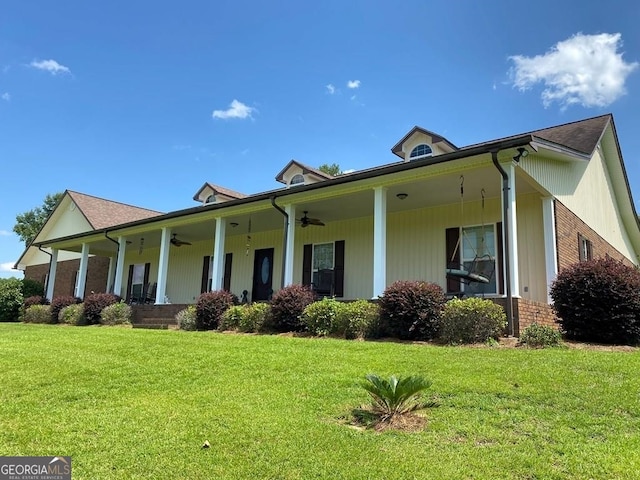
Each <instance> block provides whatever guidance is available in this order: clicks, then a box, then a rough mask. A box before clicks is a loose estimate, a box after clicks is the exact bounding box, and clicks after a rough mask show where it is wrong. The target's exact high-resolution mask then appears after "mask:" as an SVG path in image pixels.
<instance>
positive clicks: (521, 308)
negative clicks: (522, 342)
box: [491, 298, 559, 337]
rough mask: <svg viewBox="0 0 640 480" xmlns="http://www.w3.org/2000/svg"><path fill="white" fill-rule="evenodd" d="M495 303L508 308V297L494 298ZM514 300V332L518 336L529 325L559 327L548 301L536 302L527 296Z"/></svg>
mask: <svg viewBox="0 0 640 480" xmlns="http://www.w3.org/2000/svg"><path fill="white" fill-rule="evenodd" d="M491 300H493V302H494V303H496V304H498V305H500V306H501V307H502V308H504V309H506V306H507V299H506V298H492V299H491ZM512 301H513V334H514V336H516V337H519V336H520V332H522V331H523V330H524V329H525V328H527V327H528V326H529V325H532V324H534V323H537V324H538V325H547V326H549V327H553V328H556V329H557V328H559V325H558V323H557V322H556V316H555V313H554V312H553V308H552V307H551V305H549V304H547V303H541V302H534V301H532V300H528V299H526V298H514V299H512Z"/></svg>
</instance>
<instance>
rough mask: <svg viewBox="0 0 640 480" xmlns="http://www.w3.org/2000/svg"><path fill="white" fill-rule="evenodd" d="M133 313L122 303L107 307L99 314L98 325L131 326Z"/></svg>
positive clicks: (129, 307)
mask: <svg viewBox="0 0 640 480" xmlns="http://www.w3.org/2000/svg"><path fill="white" fill-rule="evenodd" d="M132 316H133V312H132V310H131V306H129V305H127V304H126V303H124V302H118V303H113V304H111V305H107V306H106V307H104V308H103V309H102V312H100V323H101V324H102V325H131V318H132Z"/></svg>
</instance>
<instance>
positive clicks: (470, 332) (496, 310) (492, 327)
mask: <svg viewBox="0 0 640 480" xmlns="http://www.w3.org/2000/svg"><path fill="white" fill-rule="evenodd" d="M506 324H507V317H506V315H505V313H504V310H503V308H502V307H501V306H500V305H497V304H495V303H493V302H492V301H491V300H485V299H482V298H476V297H471V298H465V299H459V298H454V299H452V300H449V301H448V302H447V303H446V304H445V306H444V309H443V311H442V318H441V320H440V331H439V339H440V340H441V341H443V342H445V343H483V342H486V341H487V340H489V339H490V338H493V339H497V338H498V337H500V336H501V335H502V334H503V333H504V328H505V326H506Z"/></svg>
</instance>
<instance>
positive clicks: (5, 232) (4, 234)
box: [0, 230, 13, 237]
mask: <svg viewBox="0 0 640 480" xmlns="http://www.w3.org/2000/svg"><path fill="white" fill-rule="evenodd" d="M12 235H13V233H11V232H10V231H9V230H0V237H10V236H12Z"/></svg>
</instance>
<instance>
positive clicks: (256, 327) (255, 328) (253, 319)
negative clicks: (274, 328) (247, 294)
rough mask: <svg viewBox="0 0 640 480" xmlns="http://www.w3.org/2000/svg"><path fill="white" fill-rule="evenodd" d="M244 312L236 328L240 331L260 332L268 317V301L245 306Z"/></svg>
mask: <svg viewBox="0 0 640 480" xmlns="http://www.w3.org/2000/svg"><path fill="white" fill-rule="evenodd" d="M245 309H246V310H245V314H244V315H243V316H242V318H241V319H240V325H238V328H239V330H240V331H241V332H260V331H262V328H263V326H264V324H265V322H267V319H268V318H269V312H270V311H271V306H270V305H269V304H268V303H262V302H258V303H252V304H251V305H246V306H245Z"/></svg>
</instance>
